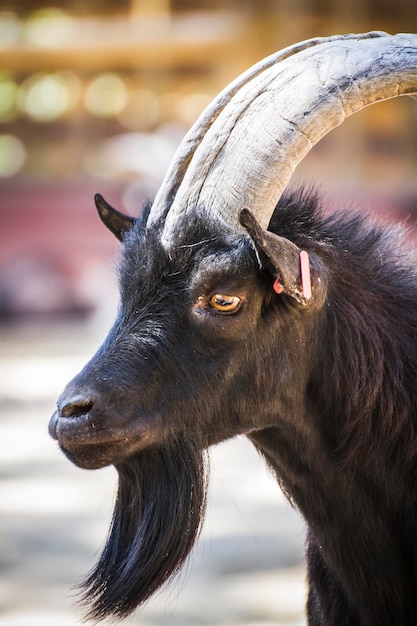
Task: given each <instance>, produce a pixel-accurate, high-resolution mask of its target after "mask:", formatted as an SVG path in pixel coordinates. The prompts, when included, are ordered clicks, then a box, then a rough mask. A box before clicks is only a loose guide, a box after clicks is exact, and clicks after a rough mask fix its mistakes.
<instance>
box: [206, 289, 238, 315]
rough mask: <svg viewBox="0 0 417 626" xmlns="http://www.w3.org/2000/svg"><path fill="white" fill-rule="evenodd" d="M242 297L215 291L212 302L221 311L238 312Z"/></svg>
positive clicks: (214, 307)
mask: <svg viewBox="0 0 417 626" xmlns="http://www.w3.org/2000/svg"><path fill="white" fill-rule="evenodd" d="M241 302H242V301H241V299H240V298H239V297H238V296H227V295H225V294H223V293H215V294H214V296H211V298H210V304H211V306H212V307H213V309H215V310H216V311H218V312H219V313H236V312H237V311H238V310H239V309H240V305H241Z"/></svg>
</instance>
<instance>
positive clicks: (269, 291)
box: [50, 223, 322, 468]
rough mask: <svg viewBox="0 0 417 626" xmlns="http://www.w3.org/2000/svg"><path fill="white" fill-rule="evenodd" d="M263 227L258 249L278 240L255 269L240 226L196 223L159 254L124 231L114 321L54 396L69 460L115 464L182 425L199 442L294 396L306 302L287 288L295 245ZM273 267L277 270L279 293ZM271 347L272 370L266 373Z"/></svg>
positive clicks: (143, 236) (148, 238) (140, 235)
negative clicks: (236, 231) (233, 232)
mask: <svg viewBox="0 0 417 626" xmlns="http://www.w3.org/2000/svg"><path fill="white" fill-rule="evenodd" d="M248 226H250V225H249V224H248ZM252 236H253V238H255V239H256V234H253V233H252ZM268 236H269V237H270V238H271V239H272V238H274V240H273V241H272V242H264V244H263V248H265V246H268V245H269V246H270V249H269V252H268V254H269V256H270V257H271V255H273V251H272V247H273V245H274V244H275V245H276V246H279V248H280V250H279V253H280V255H281V256H280V258H279V259H277V260H276V263H278V265H280V267H279V268H277V267H276V266H274V265H273V263H274V262H273V261H271V258H269V259H268V263H269V264H270V265H271V268H268V267H267V263H264V266H265V267H264V268H263V269H261V268H260V256H262V254H264V250H263V248H261V247H259V246H258V249H257V252H256V251H255V250H256V248H255V246H254V245H253V244H254V242H253V239H252V240H251V239H249V238H248V237H245V236H241V237H237V236H234V237H232V236H229V237H224V236H223V237H221V236H217V237H216V236H215V235H214V234H213V232H211V234H210V235H208V234H207V233H204V232H202V231H201V230H200V232H199V234H198V237H197V238H196V236H195V233H194V236H193V238H192V239H190V238H188V243H187V244H182V245H179V246H178V248H177V249H176V250H175V251H173V252H172V253H171V254H170V255H168V254H167V253H166V252H165V251H164V250H163V248H162V247H161V245H160V244H159V243H158V240H157V238H155V237H154V236H153V233H152V232H148V231H146V229H145V228H144V226H143V225H141V224H139V223H138V224H137V225H136V226H134V228H132V229H131V232H129V234H128V235H126V237H125V242H124V254H123V260H122V263H121V270H120V291H121V302H120V307H119V313H118V317H117V320H116V322H115V324H114V326H113V328H112V329H111V331H110V333H109V335H108V337H107V339H106V341H105V342H104V344H103V345H102V346H101V348H100V349H99V350H98V352H97V353H96V355H95V356H94V357H93V358H92V360H91V361H90V362H89V363H88V364H87V365H86V366H85V368H84V369H83V370H82V371H81V372H80V373H79V374H78V375H77V376H76V377H75V378H74V379H73V380H72V381H71V382H70V383H69V385H68V386H67V388H66V389H65V391H64V393H63V394H62V395H61V397H60V399H59V401H58V410H57V411H56V413H55V414H54V416H53V417H52V420H51V424H50V431H51V434H52V435H53V436H54V437H55V438H57V439H58V441H59V443H60V446H61V447H62V449H63V450H64V452H65V453H66V454H67V455H68V457H69V458H70V459H71V460H72V461H74V462H75V463H76V464H78V465H80V466H82V467H86V468H98V467H102V466H104V465H107V464H112V463H113V464H116V465H117V464H119V463H120V462H122V461H123V460H124V459H125V458H126V457H129V456H130V455H131V454H132V453H135V452H138V451H140V450H143V449H145V448H148V447H149V446H153V445H155V444H157V445H159V444H162V443H165V442H166V441H167V440H170V439H172V438H174V439H178V438H179V437H181V436H183V435H186V436H187V437H188V438H189V439H191V440H192V441H193V442H194V444H195V445H196V446H197V447H198V448H200V449H202V448H206V447H207V446H208V445H210V444H212V443H215V442H218V441H220V440H223V439H226V438H228V437H231V436H233V435H236V434H239V433H245V432H249V431H250V430H252V429H258V428H261V427H262V426H267V425H268V424H269V423H271V422H270V420H272V417H273V415H276V412H277V409H278V411H279V405H280V403H281V404H284V405H285V407H286V409H288V406H289V403H291V402H293V401H294V398H292V397H290V396H291V394H292V393H294V392H291V390H293V389H294V383H293V382H292V383H291V384H290V381H291V380H292V381H293V380H294V377H295V376H297V377H298V380H299V381H300V384H302V381H303V380H304V377H303V376H301V373H300V368H302V363H303V362H305V359H298V358H297V354H296V351H297V346H299V347H300V348H301V346H302V345H303V338H302V327H303V324H302V323H301V325H300V316H301V317H303V314H304V313H305V309H311V306H305V304H303V303H302V302H301V299H302V298H301V296H300V297H298V299H297V294H296V293H295V291H294V290H296V287H297V286H296V283H298V275H299V268H298V257H297V250H296V247H295V246H294V245H293V244H291V243H290V242H288V241H286V240H284V239H282V238H279V237H276V236H275V235H274V236H273V235H272V234H271V235H270V234H268ZM255 243H256V242H255ZM264 255H265V254H264ZM289 256H291V258H289ZM287 257H288V258H287ZM292 263H294V267H293V268H292V267H290V266H291V264H292ZM270 270H271V271H270ZM273 272H275V275H278V276H280V277H281V278H280V280H281V281H282V291H283V292H284V293H282V294H280V295H278V294H277V293H276V292H275V291H274V289H273V284H274V280H275V276H274V275H273ZM319 281H320V278H319ZM318 284H319V283H318V282H317V280H315V281H314V285H315V286H314V294H315V298H314V301H315V302H316V303H317V301H318V292H319V291H320V293H321V291H322V289H320V290H319V289H318V288H317V285H318ZM291 290H293V292H292V291H291ZM279 291H280V289H279ZM297 293H298V292H297ZM277 313H278V314H277ZM307 317H308V315H307ZM277 327H280V328H279V335H278V336H279V341H278V342H277V340H276V337H277ZM294 333H296V334H297V337H296V341H295V337H294ZM271 337H274V338H275V340H274V342H273V344H274V345H273V346H272V342H271ZM271 349H272V350H273V352H274V354H273V356H274V358H273V363H274V370H275V371H274V374H273V375H272V372H271V374H270V375H268V371H265V369H266V368H268V367H270V366H268V363H270V359H269V358H268V355H270V354H271ZM290 355H291V356H290ZM271 365H272V364H271ZM295 370H296V371H295ZM272 381H274V385H275V388H274V389H273V393H271V392H272V388H271V385H272ZM277 381H278V389H277V388H276V385H277ZM277 391H278V394H277ZM268 397H270V401H268ZM294 397H297V398H299V397H300V394H299V393H296V394H294ZM259 399H261V400H262V402H259ZM255 407H256V414H254V411H255ZM259 407H262V414H261V415H260V414H259ZM286 412H287V411H286ZM268 420H269V421H268Z"/></svg>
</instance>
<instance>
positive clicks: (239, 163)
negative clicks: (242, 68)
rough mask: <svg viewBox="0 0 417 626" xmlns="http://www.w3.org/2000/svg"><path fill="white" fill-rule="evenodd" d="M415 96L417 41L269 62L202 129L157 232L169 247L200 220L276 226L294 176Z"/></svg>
mask: <svg viewBox="0 0 417 626" xmlns="http://www.w3.org/2000/svg"><path fill="white" fill-rule="evenodd" d="M416 93H417V35H413V34H398V35H388V34H386V33H381V32H372V33H365V34H361V35H341V36H336V37H330V38H320V39H312V40H308V41H306V42H302V43H300V44H296V45H295V46H291V47H290V48H286V49H285V50H283V51H281V52H279V53H276V54H275V55H272V56H270V57H267V58H266V59H264V60H263V61H261V62H260V63H258V64H257V65H255V66H253V67H252V68H250V69H249V70H248V71H247V72H245V73H244V74H242V75H241V76H240V77H239V78H238V79H236V80H235V81H234V82H233V83H231V85H230V86H229V87H227V88H226V89H225V90H224V91H223V92H222V93H221V94H220V95H219V96H218V97H217V98H216V99H215V100H214V101H213V103H212V104H211V105H209V107H208V108H207V109H206V111H205V112H203V114H202V115H201V116H200V118H199V120H197V122H196V123H195V124H194V126H193V127H192V128H191V130H190V131H189V133H188V134H187V135H186V137H185V139H184V140H183V142H182V143H181V145H180V147H179V149H178V151H177V154H176V156H175V157H174V161H173V165H172V166H171V168H170V170H169V171H168V174H167V176H166V177H165V180H164V182H163V184H162V186H161V189H160V191H159V192H158V194H157V196H156V199H155V203H154V206H153V207H152V211H151V223H152V222H155V221H157V220H161V219H164V220H165V224H164V229H163V234H162V242H163V244H164V246H165V247H166V248H171V247H172V246H175V242H176V240H177V236H176V234H177V233H178V232H180V231H181V230H183V228H184V225H185V224H186V223H187V221H188V220H189V218H190V216H191V215H192V214H194V213H195V212H197V213H198V214H200V213H201V214H203V213H204V215H205V218H204V219H205V220H208V221H209V222H210V221H213V222H214V223H216V224H219V222H220V223H221V224H222V225H223V228H224V229H226V230H227V231H229V232H236V231H239V232H243V229H242V227H241V226H240V225H239V221H238V214H239V209H240V208H241V207H242V206H249V207H250V208H251V210H252V211H253V212H254V213H255V214H256V216H257V219H258V221H259V223H260V224H261V225H262V226H264V227H265V228H266V227H267V226H268V223H269V220H270V218H271V215H272V212H273V210H274V208H275V205H276V203H277V202H278V200H279V198H280V197H281V195H282V193H283V191H284V190H285V188H286V186H287V184H288V182H289V180H290V178H291V176H292V174H293V172H294V169H295V167H296V166H297V164H298V163H299V162H300V161H301V160H302V159H303V158H304V156H305V155H306V154H307V153H308V152H309V151H310V150H311V148H312V147H313V146H314V145H315V144H316V143H317V142H318V141H319V140H320V139H321V138H322V137H323V136H324V135H326V134H327V133H328V132H329V131H330V130H332V129H333V128H335V127H336V126H339V125H340V124H341V123H342V122H343V121H344V120H345V119H346V118H347V117H348V116H349V115H351V114H352V113H355V112H356V111H359V110H360V109H362V108H364V107H366V106H368V105H370V104H373V103H376V102H379V101H382V100H387V99H389V98H393V97H396V96H400V95H412V94H416Z"/></svg>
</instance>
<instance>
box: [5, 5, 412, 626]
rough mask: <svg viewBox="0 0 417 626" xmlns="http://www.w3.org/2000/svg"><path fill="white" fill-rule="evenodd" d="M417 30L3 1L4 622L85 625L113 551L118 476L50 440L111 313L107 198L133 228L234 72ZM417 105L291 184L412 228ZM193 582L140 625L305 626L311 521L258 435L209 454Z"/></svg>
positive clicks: (361, 12)
mask: <svg viewBox="0 0 417 626" xmlns="http://www.w3.org/2000/svg"><path fill="white" fill-rule="evenodd" d="M368 30H385V31H388V32H391V33H395V32H417V4H416V2H415V0H397V1H396V2H395V3H392V2H391V1H390V0H349V1H348V0H275V1H274V0H196V1H194V2H192V0H121V1H119V2H117V3H116V2H110V1H104V0H73V1H69V2H57V1H56V2H54V1H49V2H48V1H43V2H38V1H33V0H14V1H13V2H9V3H8V2H3V1H1V0H0V412H1V413H0V513H1V515H0V533H1V534H0V625H3V624H4V625H6V624H7V626H13V625H19V626H27V625H29V624H30V625H33V624H42V625H44V626H47V625H48V624H51V625H52V624H53V625H54V626H55V625H56V626H66V625H67V624H68V625H70V624H71V625H73V624H78V623H80V621H81V612H80V610H79V609H78V608H77V607H76V605H74V593H73V592H71V591H70V590H71V588H72V587H73V586H74V585H76V584H77V583H78V582H79V580H80V578H81V577H82V575H83V574H85V573H86V572H87V570H88V569H89V567H91V565H92V562H93V559H94V555H95V554H96V553H97V551H98V550H99V548H100V546H101V545H102V542H103V540H104V537H105V533H106V528H107V525H108V522H109V518H110V512H111V506H112V501H113V491H114V484H115V476H114V472H113V471H112V470H111V469H107V470H101V471H100V472H89V473H88V472H82V471H80V470H78V469H76V468H73V467H72V466H71V465H70V464H69V463H68V462H67V461H66V460H65V459H64V458H63V456H62V455H61V454H60V453H59V451H58V450H57V449H56V447H55V444H54V442H52V441H50V440H49V439H48V436H47V432H46V429H47V423H48V419H49V415H50V414H51V413H52V412H53V410H54V403H55V398H56V396H57V395H58V394H59V393H60V391H61V389H62V388H63V386H64V385H65V384H66V382H67V381H68V380H69V379H70V378H71V377H72V376H73V375H74V374H75V373H76V372H77V371H78V369H79V368H80V367H81V366H82V365H83V363H84V362H85V361H86V359H87V358H88V357H89V356H90V355H91V354H92V353H93V351H94V350H95V349H96V347H97V346H98V344H99V343H100V341H101V339H102V338H103V337H104V335H105V333H106V329H107V328H108V326H109V325H110V323H111V319H112V316H113V313H114V310H115V307H116V303H117V292H116V289H115V283H116V280H115V273H114V269H113V266H114V259H115V257H116V256H117V249H118V248H117V242H116V241H115V240H113V238H112V237H111V235H110V234H109V233H108V232H107V231H106V230H105V229H104V228H103V227H102V225H101V224H100V222H99V220H98V218H97V216H96V213H95V209H94V204H93V195H94V193H95V192H97V191H98V192H100V193H102V194H103V195H104V196H105V197H106V199H107V200H108V201H109V202H110V203H111V204H113V205H115V206H116V207H118V208H119V209H121V210H123V211H126V212H129V213H132V214H135V213H137V212H138V211H139V210H140V206H141V204H142V203H143V201H144V200H145V199H147V198H149V197H152V195H153V194H154V193H155V191H156V190H157V189H158V186H159V184H160V182H161V180H162V177H163V175H164V173H165V171H166V169H167V166H168V164H169V162H170V160H171V158H172V155H173V153H174V150H175V148H176V146H177V145H178V143H179V142H180V140H181V138H182V137H183V135H184V133H185V132H186V130H187V129H188V128H189V126H190V125H191V124H192V122H193V121H194V120H195V119H196V117H197V116H198V114H199V113H200V112H201V111H202V109H203V108H204V107H205V105H206V104H208V103H209V101H210V100H211V99H212V98H213V97H214V96H215V95H216V94H217V93H218V92H219V91H220V90H221V89H222V88H223V87H224V86H225V85H226V84H227V83H228V82H229V81H230V80H232V79H233V78H234V77H235V76H236V75H237V74H239V73H240V72H241V71H243V70H244V69H246V68H247V67H248V66H250V65H251V64H253V63H255V62H256V61H258V60H259V59H261V58H262V57H264V56H266V55H268V54H270V53H272V52H274V51H276V50H278V49H280V48H282V47H284V46H286V45H289V44H291V43H294V42H296V41H301V40H303V39H306V38H309V37H315V36H324V35H333V34H336V33H347V32H365V31H368ZM416 171H417V104H416V103H415V102H413V100H411V99H410V98H400V99H397V100H395V101H390V102H386V103H382V104H379V105H376V106H374V107H371V108H370V109H367V110H365V111H363V112H361V113H359V114H356V115H355V116H354V117H352V118H350V119H349V120H348V121H346V122H345V123H344V125H343V126H342V127H340V128H339V129H336V130H335V131H333V132H332V133H331V134H330V135H329V136H328V137H326V138H325V139H323V140H322V141H321V142H320V143H319V144H318V145H317V146H316V147H315V148H314V149H313V150H312V152H311V153H310V154H309V156H308V157H307V158H306V159H305V161H304V162H303V163H302V164H301V165H300V166H299V168H298V170H297V172H296V175H295V180H296V181H297V182H298V181H304V182H307V183H308V184H310V183H315V184H318V185H319V186H321V187H322V188H323V190H325V202H326V205H327V206H328V208H329V209H332V208H334V207H338V208H340V207H342V208H343V210H349V207H351V206H356V207H357V206H359V207H362V208H363V210H364V211H369V212H373V213H374V214H376V215H377V217H378V218H379V219H383V220H390V221H398V220H404V219H406V220H407V222H408V225H409V227H410V239H411V240H413V239H414V238H415V235H416V230H415V220H416V217H417V177H416ZM212 457H213V458H212V479H213V480H212V488H211V495H210V503H209V515H208V520H207V523H206V525H205V528H204V531H203V535H202V538H201V542H200V544H199V548H198V550H197V551H196V553H195V555H194V557H193V559H192V560H191V563H190V566H189V568H188V572H187V575H183V576H182V577H180V579H179V581H178V580H177V581H176V583H175V584H173V585H171V586H170V587H169V588H168V589H167V590H165V591H164V592H163V593H161V594H159V595H158V596H157V598H156V599H155V600H153V601H152V602H151V603H150V605H149V607H148V608H147V609H146V610H145V611H144V612H143V613H141V614H140V615H138V616H135V617H133V618H132V619H131V620H130V621H129V622H128V623H132V624H142V625H143V626H149V625H159V624H170V625H171V626H175V625H177V624H178V626H185V625H187V624H190V625H198V624H204V625H208V626H209V625H211V626H214V625H216V626H219V625H222V624H233V625H234V626H238V625H239V624H246V625H250V626H257V625H261V624H262V625H263V626H266V625H268V624H303V623H304V622H303V604H304V600H305V597H304V583H303V578H304V567H303V542H304V536H303V525H302V523H301V521H300V520H299V518H298V516H297V514H296V513H295V512H294V511H292V509H291V508H290V507H289V505H288V504H287V503H286V502H285V501H284V499H283V497H282V496H281V495H280V493H279V491H278V488H277V487H276V486H275V484H274V483H273V481H272V479H271V478H270V477H269V476H268V474H267V472H266V470H265V469H264V468H263V465H262V463H261V462H260V460H259V459H258V458H257V456H256V454H255V453H254V452H253V451H252V450H251V449H250V447H249V446H248V444H247V443H246V442H245V441H239V440H238V441H236V442H232V443H228V444H224V445H222V446H219V447H218V448H216V449H215V450H214V451H213V454H212Z"/></svg>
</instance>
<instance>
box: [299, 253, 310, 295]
mask: <svg viewBox="0 0 417 626" xmlns="http://www.w3.org/2000/svg"><path fill="white" fill-rule="evenodd" d="M300 275H301V289H302V292H303V296H304V298H305V299H306V300H310V298H311V295H312V293H311V276H310V259H309V257H308V252H306V250H302V251H301V252H300Z"/></svg>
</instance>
